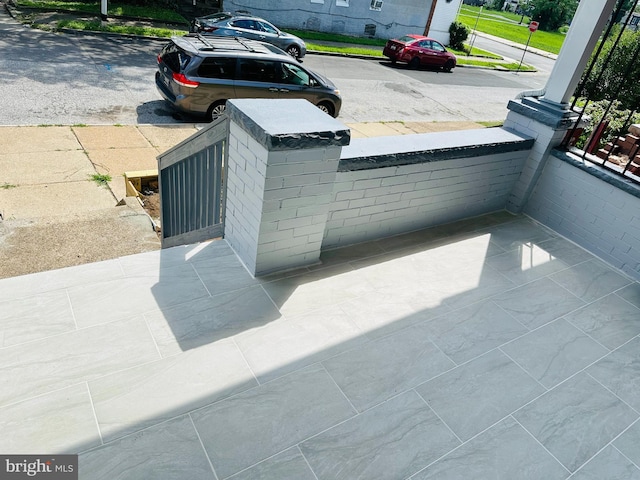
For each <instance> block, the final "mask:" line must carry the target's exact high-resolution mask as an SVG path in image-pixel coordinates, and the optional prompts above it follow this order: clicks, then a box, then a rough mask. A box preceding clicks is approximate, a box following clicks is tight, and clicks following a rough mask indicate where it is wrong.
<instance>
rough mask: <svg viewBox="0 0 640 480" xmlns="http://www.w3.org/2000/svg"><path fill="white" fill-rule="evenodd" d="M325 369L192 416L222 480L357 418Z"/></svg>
mask: <svg viewBox="0 0 640 480" xmlns="http://www.w3.org/2000/svg"><path fill="white" fill-rule="evenodd" d="M355 413H356V412H355V411H354V410H353V408H352V407H351V405H350V404H349V402H348V401H347V399H346V398H345V397H344V395H342V392H340V390H339V389H338V387H337V386H336V384H335V382H334V381H333V380H332V379H331V377H330V376H329V374H327V372H326V371H325V370H324V368H322V367H321V366H313V367H309V368H307V369H305V370H301V371H299V372H295V373H292V374H290V375H287V376H285V377H282V378H279V379H277V380H274V381H272V382H269V383H267V384H265V385H261V386H260V387H256V388H254V389H252V390H249V391H247V392H244V393H240V394H238V395H236V396H234V397H231V398H228V399H226V400H223V401H221V402H218V403H215V404H214V405H211V406H208V407H205V408H203V409H201V410H198V411H196V412H194V413H192V414H191V416H192V418H193V420H194V423H195V425H196V428H197V430H198V432H199V434H200V437H201V438H202V442H203V444H204V446H205V449H206V451H207V453H208V454H209V458H210V459H211V461H212V462H213V465H214V467H215V470H216V472H217V474H218V476H219V477H220V478H226V477H228V476H230V475H233V474H234V473H238V472H239V471H241V470H243V469H245V468H247V467H250V466H252V465H254V464H256V463H258V462H261V461H262V460H265V459H266V458H268V457H270V456H272V455H275V454H276V453H278V452H281V451H282V450H285V449H287V448H289V447H292V446H294V445H296V444H297V443H298V442H300V441H302V440H304V439H305V438H308V437H310V436H312V435H315V434H317V433H319V432H321V431H323V430H325V429H327V428H329V427H331V426H333V425H336V424H337V423H339V422H342V421H344V420H346V419H348V418H350V417H352V416H353V415H355Z"/></svg>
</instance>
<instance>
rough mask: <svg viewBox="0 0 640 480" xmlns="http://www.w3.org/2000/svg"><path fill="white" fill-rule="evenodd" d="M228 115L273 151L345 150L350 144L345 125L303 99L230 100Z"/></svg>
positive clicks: (348, 132)
mask: <svg viewBox="0 0 640 480" xmlns="http://www.w3.org/2000/svg"><path fill="white" fill-rule="evenodd" d="M227 114H228V115H229V118H230V119H231V120H232V121H234V122H236V123H237V124H239V125H240V126H241V127H242V128H244V129H245V130H246V131H247V132H248V133H249V135H251V137H252V138H253V139H255V140H256V141H257V142H258V143H260V144H262V145H264V146H265V147H266V148H267V150H271V151H273V150H299V149H309V148H323V147H328V146H344V145H349V141H350V140H351V131H350V130H349V128H347V127H346V126H345V125H344V124H343V123H342V122H339V121H338V120H336V119H335V118H332V117H330V116H329V115H327V114H325V113H323V112H321V111H320V109H319V108H318V107H316V106H315V105H312V104H311V103H310V102H308V101H306V100H303V99H254V98H247V99H235V100H229V101H228V102H227Z"/></svg>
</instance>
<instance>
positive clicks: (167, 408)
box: [89, 340, 258, 442]
mask: <svg viewBox="0 0 640 480" xmlns="http://www.w3.org/2000/svg"><path fill="white" fill-rule="evenodd" d="M257 385H258V382H256V380H255V378H254V377H253V375H252V374H251V372H250V371H249V367H247V364H246V362H245V360H244V358H243V357H242V354H241V353H240V351H239V350H238V348H237V347H236V345H235V344H234V343H233V342H232V341H231V340H227V341H222V342H219V343H215V344H212V345H207V346H204V347H200V348H198V349H193V350H189V351H188V352H185V353H182V354H179V355H174V356H172V357H169V358H165V359H162V360H159V361H157V362H152V363H147V364H145V365H142V366H139V367H135V368H130V369H127V370H124V371H121V372H117V373H114V374H112V375H108V376H106V377H102V378H99V379H97V380H94V381H92V382H89V390H90V392H91V397H92V399H93V404H94V407H95V412H96V417H97V420H98V425H99V426H100V431H101V433H102V438H103V440H104V441H105V442H109V441H111V440H113V439H114V438H117V437H121V436H124V435H127V434H129V433H132V432H135V431H138V430H142V429H144V428H147V427H149V426H151V425H154V424H156V423H160V422H162V421H165V420H168V419H170V418H173V417H176V416H178V415H181V414H183V413H187V412H189V411H190V410H194V409H196V408H199V407H202V406H204V405H208V404H210V403H213V402H215V401H217V400H221V399H223V398H226V397H229V396H231V395H233V394H235V393H239V392H241V391H244V390H247V389H249V388H251V387H255V386H257Z"/></svg>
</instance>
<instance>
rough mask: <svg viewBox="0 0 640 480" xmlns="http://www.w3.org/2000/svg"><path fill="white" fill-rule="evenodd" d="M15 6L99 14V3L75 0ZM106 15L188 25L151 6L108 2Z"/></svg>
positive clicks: (34, 0)
mask: <svg viewBox="0 0 640 480" xmlns="http://www.w3.org/2000/svg"><path fill="white" fill-rule="evenodd" d="M16 5H18V6H19V7H23V8H38V9H42V10H50V11H68V12H81V13H91V14H95V15H99V14H100V2H99V1H97V2H83V1H75V0H70V1H66V0H16ZM107 13H108V14H109V15H111V16H126V17H136V18H146V19H152V20H157V21H160V22H173V23H179V24H186V25H188V24H189V22H188V21H187V19H186V18H184V17H183V16H182V15H180V14H179V13H177V12H175V11H174V10H169V9H166V8H160V7H153V6H136V5H125V4H119V3H117V2H109V3H108V10H107Z"/></svg>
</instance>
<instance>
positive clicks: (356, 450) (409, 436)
mask: <svg viewBox="0 0 640 480" xmlns="http://www.w3.org/2000/svg"><path fill="white" fill-rule="evenodd" d="M458 444H459V442H458V440H457V439H456V438H455V437H454V436H453V434H452V433H451V432H450V431H449V429H447V428H446V426H445V425H444V424H443V423H442V422H441V421H440V420H439V419H438V417H437V416H436V415H434V413H433V412H432V411H431V410H430V409H429V407H428V406H427V405H425V403H424V402H423V401H422V400H421V399H420V398H419V397H418V395H416V393H415V392H413V391H409V392H406V393H404V394H402V395H399V396H397V397H395V398H393V399H391V400H389V401H388V402H385V403H383V404H381V405H378V406H377V407H375V408H373V409H371V410H368V411H366V412H365V413H362V414H360V415H358V416H357V417H355V418H353V419H351V420H349V421H347V422H344V423H342V424H341V425H338V426H336V427H334V428H332V429H330V430H327V431H326V432H323V433H321V434H320V435H318V436H316V437H314V438H311V439H309V440H307V441H305V442H303V443H302V444H301V445H300V450H301V451H302V453H303V454H304V456H305V457H306V458H307V460H308V461H309V465H311V468H312V469H313V471H314V473H315V474H316V476H317V477H318V479H319V480H328V479H336V480H337V479H344V480H352V479H354V478H366V479H371V480H374V479H398V478H407V477H408V476H410V475H412V474H413V473H415V472H417V471H419V470H420V469H421V468H423V467H425V466H426V465H428V464H429V463H430V462H432V461H434V460H435V459H437V458H439V457H440V456H442V455H443V454H445V453H446V452H448V451H449V450H451V449H452V448H454V447H456V446H457V445H458Z"/></svg>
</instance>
